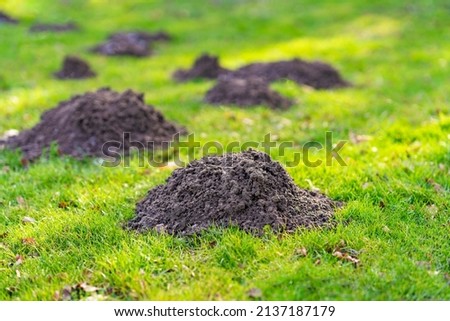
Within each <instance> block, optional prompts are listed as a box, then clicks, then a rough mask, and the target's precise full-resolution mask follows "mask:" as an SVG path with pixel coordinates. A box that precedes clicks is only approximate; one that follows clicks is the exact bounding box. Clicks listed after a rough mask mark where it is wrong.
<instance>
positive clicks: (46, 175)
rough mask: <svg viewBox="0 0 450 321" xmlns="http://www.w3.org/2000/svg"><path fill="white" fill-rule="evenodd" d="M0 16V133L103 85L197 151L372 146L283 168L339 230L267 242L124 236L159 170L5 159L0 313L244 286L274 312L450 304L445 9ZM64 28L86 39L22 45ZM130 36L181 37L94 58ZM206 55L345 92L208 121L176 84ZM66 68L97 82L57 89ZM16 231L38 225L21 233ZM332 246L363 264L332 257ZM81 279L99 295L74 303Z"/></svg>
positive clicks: (202, 294) (356, 6)
mask: <svg viewBox="0 0 450 321" xmlns="http://www.w3.org/2000/svg"><path fill="white" fill-rule="evenodd" d="M0 8H1V9H2V10H5V11H7V12H8V13H10V14H11V15H13V16H15V17H17V18H19V19H20V20H21V24H20V25H17V26H13V25H12V26H10V25H0V76H1V81H0V133H2V132H4V131H6V130H9V129H18V130H22V129H26V128H29V127H31V126H33V125H34V124H35V123H37V122H38V120H39V115H40V114H41V113H42V112H43V111H45V110H47V109H49V108H51V107H53V106H55V105H56V104H57V103H58V102H59V101H61V100H66V99H68V98H69V97H70V96H71V95H74V94H78V93H83V92H85V91H87V90H94V89H96V88H99V87H103V86H111V87H112V88H114V89H116V90H124V89H126V88H133V89H135V90H137V91H142V92H144V93H145V95H146V101H147V102H148V103H149V104H152V105H155V106H156V107H157V108H158V109H160V110H161V111H163V112H164V114H165V115H166V116H167V118H169V119H171V120H174V121H177V122H179V123H181V124H183V125H185V126H186V127H187V128H188V129H189V130H190V131H191V132H193V133H195V135H196V137H197V139H199V140H200V141H202V142H206V141H210V140H213V141H218V142H221V143H223V144H226V143H228V142H231V141H234V140H239V141H241V142H243V141H248V140H254V141H261V140H262V139H263V137H264V134H266V133H269V132H270V133H272V135H275V136H276V137H277V140H278V141H280V142H281V141H293V142H295V143H296V146H297V147H296V149H294V150H293V151H290V152H289V153H288V155H286V156H284V157H280V156H279V155H277V154H276V152H274V153H273V154H272V157H273V158H275V159H277V160H279V161H281V162H282V163H286V161H288V160H289V158H290V157H291V156H292V153H293V152H294V151H296V150H299V149H300V146H301V144H303V143H305V142H307V141H309V140H317V141H319V142H323V141H324V137H325V132H326V131H332V132H333V134H334V138H335V139H336V140H339V139H342V140H348V139H349V137H350V136H352V135H353V136H354V134H356V135H369V136H371V138H372V139H371V140H369V141H364V142H357V141H356V140H355V139H353V140H350V141H349V142H348V143H347V144H346V145H345V147H344V149H343V150H342V156H343V157H344V159H345V160H346V162H347V164H348V166H346V167H343V166H338V165H337V164H335V165H334V166H325V165H322V166H319V167H316V168H308V167H306V166H302V165H301V166H297V167H295V168H288V169H287V170H288V172H289V173H290V174H291V175H292V177H293V179H294V180H295V182H296V183H297V184H298V185H299V186H300V187H303V188H309V187H311V185H310V184H312V185H313V186H315V187H317V188H320V190H321V191H322V192H324V193H326V194H327V195H329V196H330V197H332V198H334V199H338V200H341V201H344V202H346V206H345V207H344V208H343V209H342V210H341V211H339V212H338V213H337V215H336V222H337V225H336V227H335V228H333V229H324V230H311V231H299V232H298V233H296V234H293V235H280V236H277V235H272V234H270V233H269V234H267V235H265V236H264V237H262V238H258V237H254V236H251V235H248V234H246V233H243V232H241V231H239V230H234V229H228V230H211V231H209V232H207V233H206V234H205V235H202V236H198V237H195V238H177V237H172V236H164V235H156V234H154V233H147V234H145V235H137V234H134V233H130V232H126V231H124V230H123V229H122V227H121V226H122V224H123V223H124V222H126V221H127V220H128V219H130V218H131V217H132V216H133V210H134V205H135V203H136V201H137V200H139V199H141V198H142V197H143V196H144V195H145V194H146V192H147V191H148V190H149V189H150V188H152V187H154V186H156V185H158V184H161V183H163V182H164V179H165V178H167V177H168V176H169V175H170V173H171V170H172V169H170V168H168V167H165V168H152V167H149V166H146V167H145V168H141V167H138V166H137V164H136V162H134V163H133V164H132V166H131V167H129V168H123V167H116V168H104V167H101V166H99V165H98V162H96V161H95V160H84V161H75V160H72V159H70V158H58V157H56V156H50V158H49V159H41V160H39V161H37V162H36V163H34V164H31V165H30V166H29V167H28V168H23V166H22V164H21V162H20V155H18V154H17V153H14V152H10V151H5V150H3V151H0V299H2V300H17V299H21V300H53V299H61V298H63V297H64V298H66V299H68V298H69V297H70V298H71V299H86V298H91V299H95V298H97V299H98V298H103V299H120V300H129V299H150V300H159V299H165V300H171V299H190V300H211V299H213V300H216V299H217V300H219V299H249V296H248V294H247V292H248V290H249V289H251V288H254V287H257V288H259V289H261V290H262V299H269V300H327V299H331V300H382V299H384V300H403V299H406V300H435V299H438V300H443V299H444V300H448V299H450V286H449V282H450V276H449V273H450V240H449V232H450V214H449V205H450V202H449V199H450V197H449V190H450V179H449V177H450V175H449V173H450V172H449V171H450V168H449V165H450V150H449V139H450V134H449V133H450V114H449V111H450V110H449V92H450V85H449V81H448V80H449V79H448V75H449V73H450V72H449V60H450V41H449V35H450V33H449V25H448V20H449V10H450V7H449V6H448V3H447V2H446V1H443V0H442V1H429V0H420V1H414V2H410V1H397V0H395V1H394V0H392V1H388V0H385V1H356V0H355V1H345V2H335V1H320V3H318V2H317V1H298V0H292V1H282V2H274V1H231V0H228V1H226V0H222V1H221V0H215V1H189V2H181V1H180V2H168V1H152V2H147V1H126V2H125V1H120V2H119V1H102V0H91V1H70V0H65V1H50V0H48V1H31V0H29V1H13V0H0ZM65 21H76V22H77V23H79V25H80V26H81V28H82V30H81V31H80V32H73V33H64V34H51V33H39V34H30V33H28V32H27V30H28V28H29V26H30V25H31V24H32V23H34V22H65ZM135 29H142V30H149V31H156V30H159V29H164V30H166V31H168V32H170V33H171V34H173V35H174V37H175V40H174V41H173V42H170V43H167V44H160V45H157V46H156V47H155V53H154V55H153V56H152V57H148V58H144V59H136V58H123V57H120V58H119V57H102V56H96V55H93V54H90V53H88V52H87V49H88V48H89V47H90V46H92V45H94V44H96V43H98V42H100V41H102V40H103V39H104V38H105V37H106V36H107V35H108V34H109V33H110V32H114V31H117V30H135ZM202 52H209V53H211V54H216V55H219V56H220V58H221V61H222V62H223V65H224V66H226V67H229V68H236V67H239V66H241V65H243V64H245V63H248V62H253V61H272V60H277V59H289V58H293V57H301V58H305V59H318V60H323V61H327V62H330V63H332V64H333V65H335V66H336V67H337V68H338V69H339V70H340V71H341V72H342V73H343V75H344V76H345V78H346V79H348V80H350V81H351V82H353V83H354V84H355V86H354V87H353V88H349V89H344V90H336V91H314V90H311V89H310V88H305V87H299V86H297V85H296V84H294V83H291V82H285V83H277V84H275V85H274V87H275V88H276V89H278V90H279V91H281V92H282V93H283V94H285V95H287V96H289V97H291V98H293V99H295V100H296V101H297V103H296V105H295V106H293V107H292V108H291V109H290V110H288V111H285V112H279V111H272V110H268V109H265V108H263V107H257V108H252V109H247V110H242V109H238V108H233V107H226V106H223V107H220V108H217V107H213V106H209V105H206V104H204V103H202V97H203V94H204V92H205V91H206V90H207V89H208V88H209V87H210V86H211V85H212V82H210V81H195V82H192V83H186V84H175V83H173V82H172V80H171V79H170V74H171V73H172V72H173V71H174V70H175V69H177V68H179V67H187V66H189V65H190V64H191V62H192V60H193V59H194V58H195V57H196V56H197V55H199V54H200V53H202ZM66 54H78V55H80V56H81V57H83V58H86V59H87V60H89V62H90V63H91V64H92V66H93V68H94V69H95V71H97V73H98V77H97V78H95V79H90V80H85V81H57V80H54V79H52V77H51V73H52V72H54V71H55V70H57V69H58V68H59V65H60V63H61V61H62V59H63V57H64V55H66ZM316 156H317V157H323V156H324V155H323V153H320V152H319V153H317V155H316ZM26 216H27V217H32V218H34V219H35V221H36V222H34V223H28V224H24V223H23V222H22V220H23V218H24V217H26ZM303 248H304V249H306V250H307V255H306V256H303V255H302V254H301V253H302V250H301V249H303ZM341 248H343V250H346V251H349V252H350V253H353V255H354V256H357V257H358V259H359V260H360V264H359V265H358V266H356V267H355V265H353V264H352V263H350V262H345V261H343V260H340V259H338V258H337V257H335V256H333V251H334V250H335V249H341ZM83 282H85V283H87V284H89V285H92V286H95V287H97V288H98V289H97V290H96V291H93V292H89V291H88V292H86V291H84V290H83V289H74V288H73V286H74V285H77V284H81V283H83ZM64 287H66V290H65V291H64V290H63V289H64ZM67 287H69V288H67ZM70 287H71V288H70ZM69 292H70V293H69Z"/></svg>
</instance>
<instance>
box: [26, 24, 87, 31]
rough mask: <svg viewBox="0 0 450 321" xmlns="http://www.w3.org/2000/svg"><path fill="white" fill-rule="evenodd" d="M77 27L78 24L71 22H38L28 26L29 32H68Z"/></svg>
mask: <svg viewBox="0 0 450 321" xmlns="http://www.w3.org/2000/svg"><path fill="white" fill-rule="evenodd" d="M78 29H79V28H78V26H77V25H76V24H75V23H73V22H68V23H62V24H57V23H55V24H53V23H38V24H35V25H33V26H31V27H30V32H69V31H76V30H78Z"/></svg>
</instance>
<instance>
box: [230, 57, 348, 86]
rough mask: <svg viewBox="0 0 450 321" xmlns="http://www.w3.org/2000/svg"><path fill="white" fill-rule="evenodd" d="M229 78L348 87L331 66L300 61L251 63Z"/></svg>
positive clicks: (317, 62) (234, 72)
mask: <svg viewBox="0 0 450 321" xmlns="http://www.w3.org/2000/svg"><path fill="white" fill-rule="evenodd" d="M231 76H233V77H237V78H247V77H259V78H262V79H263V80H265V81H267V82H273V81H278V80H283V79H290V80H292V81H295V82H297V83H298V84H301V85H307V86H310V87H313V88H316V89H331V88H341V87H347V86H349V85H350V83H349V82H347V81H345V80H344V79H342V77H341V75H340V74H339V72H338V71H337V70H336V69H335V68H334V67H332V66H331V65H329V64H326V63H323V62H319V61H314V62H307V61H304V60H300V59H293V60H289V61H277V62H269V63H253V64H249V65H246V66H243V67H241V68H239V69H237V70H235V71H233V72H232V73H231Z"/></svg>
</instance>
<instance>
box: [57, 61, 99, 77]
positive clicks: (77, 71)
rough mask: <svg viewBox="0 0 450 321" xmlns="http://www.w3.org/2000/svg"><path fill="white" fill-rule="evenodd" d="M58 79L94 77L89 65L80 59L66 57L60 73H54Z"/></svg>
mask: <svg viewBox="0 0 450 321" xmlns="http://www.w3.org/2000/svg"><path fill="white" fill-rule="evenodd" d="M54 76H55V77H56V78H58V79H84V78H91V77H95V76H96V74H95V72H94V71H92V69H91V67H90V66H89V64H88V63H87V62H86V61H84V60H83V59H81V58H78V57H75V56H66V57H65V58H64V61H63V65H62V67H61V70H60V71H57V72H55V74H54Z"/></svg>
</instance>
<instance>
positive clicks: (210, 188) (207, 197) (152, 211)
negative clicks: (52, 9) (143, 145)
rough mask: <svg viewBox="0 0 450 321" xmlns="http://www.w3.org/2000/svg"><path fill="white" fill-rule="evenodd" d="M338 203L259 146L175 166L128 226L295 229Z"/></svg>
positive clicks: (175, 230)
mask: <svg viewBox="0 0 450 321" xmlns="http://www.w3.org/2000/svg"><path fill="white" fill-rule="evenodd" d="M337 206H339V204H338V203H336V202H334V201H332V200H331V199H329V198H327V197H326V196H324V195H322V194H320V193H317V192H312V191H308V190H304V189H301V188H299V187H298V186H297V185H295V183H294V182H293V180H292V179H291V177H290V176H289V174H288V173H287V172H286V170H285V169H284V168H283V167H282V166H281V165H280V164H279V163H278V162H274V161H272V160H271V159H270V157H269V156H268V155H267V154H265V153H261V152H258V151H254V150H248V151H246V152H242V153H236V154H226V155H224V156H210V157H204V158H202V159H201V160H198V161H194V162H192V163H190V164H189V165H188V166H187V167H186V168H182V169H177V170H175V171H174V172H173V173H172V175H171V176H170V177H169V178H168V179H167V181H166V183H165V184H164V185H160V186H157V187H155V188H154V189H152V190H150V191H149V193H148V194H147V196H146V197H145V198H144V199H143V200H142V201H140V202H139V203H138V204H137V207H136V216H135V217H134V218H133V219H132V220H131V221H130V222H129V223H128V227H129V228H131V229H136V230H138V231H146V230H150V229H155V230H158V231H165V232H167V233H169V234H180V235H190V234H194V233H198V232H200V231H202V230H205V229H207V228H208V227H211V226H213V225H216V226H220V227H228V226H234V225H236V226H238V227H240V228H241V229H243V230H246V231H250V232H256V233H259V232H262V230H263V228H264V227H265V226H270V227H272V229H273V230H275V231H287V232H293V231H295V230H296V229H297V228H298V227H314V226H321V225H324V224H326V223H327V222H328V221H329V219H330V218H331V216H332V215H333V212H334V209H335V207H337Z"/></svg>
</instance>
